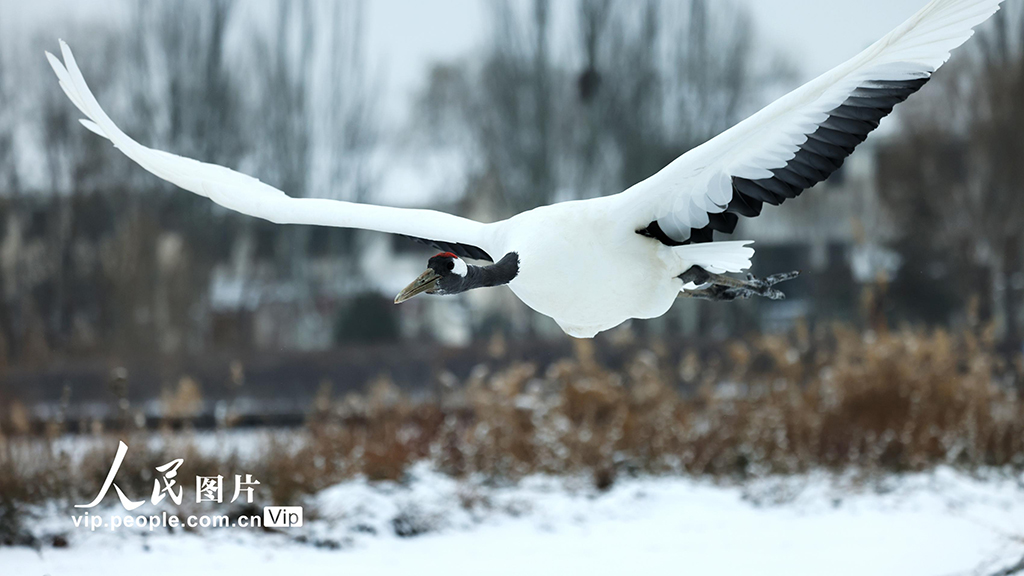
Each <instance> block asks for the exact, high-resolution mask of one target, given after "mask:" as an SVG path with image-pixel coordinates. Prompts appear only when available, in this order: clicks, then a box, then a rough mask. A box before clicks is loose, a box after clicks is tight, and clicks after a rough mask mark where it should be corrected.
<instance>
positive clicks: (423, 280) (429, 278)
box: [395, 270, 441, 304]
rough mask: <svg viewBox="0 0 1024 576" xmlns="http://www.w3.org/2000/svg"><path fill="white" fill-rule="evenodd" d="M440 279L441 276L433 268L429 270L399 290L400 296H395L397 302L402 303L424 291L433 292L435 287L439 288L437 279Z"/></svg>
mask: <svg viewBox="0 0 1024 576" xmlns="http://www.w3.org/2000/svg"><path fill="white" fill-rule="evenodd" d="M440 279H441V277H440V276H438V275H437V273H435V272H434V271H433V270H427V271H426V272H424V273H423V274H420V276H419V278H417V279H415V280H413V281H412V283H411V284H409V285H408V286H406V287H405V288H404V289H403V290H402V291H401V292H399V293H398V296H395V304H401V303H402V302H405V301H406V300H408V299H410V298H412V297H413V296H416V295H418V294H422V293H424V292H428V293H431V292H433V291H434V289H435V288H437V281H438V280H440Z"/></svg>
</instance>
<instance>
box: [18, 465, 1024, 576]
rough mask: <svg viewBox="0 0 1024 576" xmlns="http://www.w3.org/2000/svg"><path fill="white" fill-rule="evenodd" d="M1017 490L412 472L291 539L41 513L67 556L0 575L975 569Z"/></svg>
mask: <svg viewBox="0 0 1024 576" xmlns="http://www.w3.org/2000/svg"><path fill="white" fill-rule="evenodd" d="M1022 480H1024V479H1022V478H1019V477H1017V478H1014V477H1012V476H1009V475H999V474H991V475H989V476H986V477H980V478H976V477H969V476H966V475H964V474H961V473H958V472H954V471H952V470H949V469H939V470H936V471H934V472H931V473H926V474H913V475H906V476H899V477H897V476H885V477H881V478H875V479H871V480H869V481H859V480H858V478H856V477H853V476H842V477H836V476H832V475H828V474H824V473H816V474H810V475H805V476H797V477H786V478H776V479H765V480H758V481H753V482H748V483H745V484H742V485H728V484H716V483H713V482H711V481H709V480H701V479H693V478H685V477H640V478H620V479H619V480H618V481H617V482H616V483H615V484H614V485H613V486H612V488H611V489H610V490H608V491H606V492H598V491H596V490H595V489H594V488H593V487H592V486H591V483H590V482H589V480H588V479H587V478H583V477H570V478H564V477H548V476H532V477H528V478H526V479H524V480H522V481H520V482H519V483H517V484H515V485H497V486H496V485H493V484H492V483H489V482H487V481H485V480H484V479H471V480H465V481H456V480H453V479H451V478H448V477H446V476H443V475H441V474H438V473H435V472H433V471H431V470H430V469H429V468H428V467H427V466H425V465H420V466H416V467H414V468H413V470H412V472H411V473H410V478H409V480H408V481H407V482H404V483H403V484H397V483H392V482H381V483H371V482H367V481H366V480H353V481H349V482H345V483H343V484H339V485H337V486H333V487H331V488H328V489H327V490H324V491H323V492H321V493H320V494H318V495H317V496H316V497H315V498H312V499H311V500H310V501H308V502H306V503H304V505H305V509H306V515H307V518H306V522H305V525H304V526H303V527H302V528H293V529H284V530H282V531H281V532H279V533H276V534H272V533H264V532H261V531H258V530H245V529H240V528H227V529H208V530H206V531H204V532H202V533H200V534H189V533H182V532H179V533H177V534H168V533H160V532H155V533H153V534H149V535H144V534H143V533H141V532H116V533H111V532H100V531H98V532H95V533H90V532H88V531H82V530H81V529H78V530H77V531H73V530H71V528H70V520H68V519H66V517H64V518H61V517H59V516H54V517H53V518H48V519H45V521H44V522H42V523H41V524H40V526H42V525H46V526H49V527H52V526H53V525H55V524H59V523H60V522H63V523H65V524H67V525H68V526H69V527H68V528H67V530H68V533H69V539H70V543H71V545H70V547H69V548H64V549H56V548H50V547H44V548H43V549H42V550H41V551H39V552H37V551H35V550H32V549H29V548H2V549H0V574H3V575H4V576H7V575H8V574H10V575H21V574H44V573H45V574H53V575H58V574H97V575H99V574H136V573H140V572H142V573H146V574H152V575H163V574H168V575H170V574H181V573H186V571H189V572H196V571H199V572H202V573H221V571H227V570H230V573H234V574H247V575H258V574H276V573H280V572H282V571H290V572H292V573H295V572H296V571H306V570H308V571H313V570H317V571H323V570H331V571H332V572H333V573H342V574H371V573H376V574H417V575H419V574H422V575H431V574H460V573H468V572H470V571H472V572H474V573H486V574H517V575H518V574H523V573H524V572H525V573H529V572H533V573H536V574H553V573H561V574H622V573H640V574H680V573H693V574H707V573H715V574H758V575H763V574H769V575H770V574H787V575H796V574H815V575H818V574H830V575H842V574H856V575H863V574H872V575H884V574H899V575H913V574H921V575H952V574H988V573H992V572H995V571H996V570H998V569H1000V568H1003V567H1006V566H1009V565H1012V564H1013V563H1015V562H1017V561H1018V560H1019V559H1020V558H1021V556H1022V555H1024V488H1022ZM396 529H397V530H398V531H400V532H402V533H405V534H416V535H415V536H414V537H401V536H399V535H397V534H396ZM224 573H228V572H224Z"/></svg>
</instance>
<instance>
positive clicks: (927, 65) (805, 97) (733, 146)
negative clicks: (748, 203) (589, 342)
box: [620, 0, 1002, 237]
mask: <svg viewBox="0 0 1024 576" xmlns="http://www.w3.org/2000/svg"><path fill="white" fill-rule="evenodd" d="M1001 2H1002V0H933V1H932V2H931V3H929V4H928V5H927V6H925V7H924V8H923V9H921V10H920V11H919V12H918V13H917V14H915V15H914V16H912V17H911V18H910V19H909V20H907V21H906V22H904V23H903V24H902V25H900V26H899V27H898V28H896V29H895V30H893V31H892V32H891V33H889V34H888V35H887V36H885V37H884V38H882V39H881V40H879V41H878V42H876V43H875V44H873V45H872V46H871V47H869V48H868V49H867V50H864V51H863V52H861V53H860V54H858V55H857V56H855V57H854V58H852V59H850V60H849V61H847V62H846V63H844V64H842V65H840V66H838V67H836V68H834V69H833V70H831V71H829V72H826V73H825V74H823V75H821V76H819V77H818V78H817V79H815V80H812V81H810V82H808V83H807V84H805V85H803V86H802V87H800V88H798V89H796V90H794V91H793V92H791V93H789V94H787V95H786V96H783V97H782V98H780V99H779V100H777V101H775V102H774V103H772V104H770V105H769V106H767V107H766V108H764V109H762V110H761V111H760V112H758V113H756V114H754V115H753V116H751V117H750V118H747V119H746V120H744V121H742V122H740V123H739V124H737V125H735V126H733V127H732V128H730V129H729V130H726V131H725V132H723V133H721V134H720V135H718V136H717V137H715V138H713V139H711V140H709V141H708V142H706V143H705V144H703V145H701V146H698V147H697V148H694V149H693V150H691V151H689V152H687V153H686V154H684V155H682V156H680V157H679V158H677V159H676V160H675V161H673V162H672V163H671V164H669V165H668V166H666V167H665V168H663V169H662V170H661V171H659V172H658V173H657V174H655V175H653V176H651V177H650V178H648V179H647V180H644V181H643V182H640V183H638V184H636V185H635V186H633V187H632V188H630V189H629V190H627V191H625V192H624V193H622V194H621V195H620V196H621V200H622V206H623V207H624V208H626V207H628V209H629V210H631V211H632V213H633V214H634V215H635V218H636V223H635V224H636V225H638V226H641V227H642V226H645V225H646V223H647V222H650V221H651V220H658V221H659V223H661V224H663V225H662V228H663V229H665V228H669V229H666V230H665V232H667V233H669V234H670V235H671V236H673V237H678V236H677V234H685V235H688V234H689V229H691V228H702V227H703V226H706V225H707V224H708V213H712V214H713V213H719V212H722V211H724V210H725V208H726V205H727V204H728V203H729V201H730V200H731V199H732V195H733V190H732V184H731V179H732V178H733V177H741V178H747V179H751V180H755V179H761V178H770V177H772V175H773V174H772V172H771V170H772V169H778V168H782V167H783V166H785V165H786V163H787V162H788V161H789V160H791V159H792V158H793V157H794V156H795V154H796V152H797V150H798V148H799V146H800V145H801V144H803V143H804V142H806V140H807V137H808V135H809V134H810V133H812V132H814V130H815V129H816V128H817V127H818V125H819V124H820V123H822V122H824V121H825V120H826V118H827V117H828V113H829V112H830V111H831V110H833V109H835V108H836V107H838V106H840V105H841V104H842V103H843V102H844V101H845V100H846V99H847V98H849V97H850V95H851V92H853V91H854V90H856V89H857V87H858V86H861V85H863V84H865V83H866V82H870V81H901V80H912V79H918V78H925V77H927V76H929V75H930V74H931V73H932V72H934V71H935V70H936V69H938V67H939V66H941V65H942V64H943V63H944V62H946V60H947V59H948V58H949V55H950V51H952V50H953V49H955V48H957V47H958V46H960V45H961V44H963V43H964V42H966V41H967V39H968V38H970V37H971V35H972V34H973V33H974V32H973V28H974V27H975V26H977V25H978V24H981V23H982V22H984V21H985V20H986V19H988V18H989V17H990V16H991V15H992V14H994V13H995V12H996V11H997V10H998V9H999V4H1000V3H1001ZM645 219H646V222H645V221H644V220H645ZM666 223H667V224H668V225H667V226H666V225H665V224H666ZM673 232H675V234H673Z"/></svg>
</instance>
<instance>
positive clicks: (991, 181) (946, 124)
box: [880, 5, 1024, 348]
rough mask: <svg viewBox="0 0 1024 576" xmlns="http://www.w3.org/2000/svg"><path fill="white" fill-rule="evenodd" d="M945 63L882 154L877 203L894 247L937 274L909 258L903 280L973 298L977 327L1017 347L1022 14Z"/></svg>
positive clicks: (1023, 191) (993, 26)
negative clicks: (890, 226)
mask: <svg viewBox="0 0 1024 576" xmlns="http://www.w3.org/2000/svg"><path fill="white" fill-rule="evenodd" d="M952 64H953V65H952V66H948V67H946V68H943V70H942V71H941V72H940V74H936V78H935V80H934V81H933V82H934V84H935V86H933V87H929V90H927V91H926V92H923V93H922V97H921V101H920V102H916V103H915V106H913V107H912V109H911V110H908V111H907V112H908V113H907V114H904V115H903V118H904V120H905V128H906V129H905V130H904V131H903V132H902V133H901V134H900V135H899V136H897V137H896V138H894V139H893V140H892V142H891V143H890V144H889V145H888V146H886V147H885V148H884V149H883V150H882V152H881V154H880V159H881V162H882V173H881V176H880V184H881V191H882V198H883V201H885V202H886V205H887V206H888V208H889V209H890V212H891V213H892V215H893V217H894V219H895V221H896V224H897V229H898V230H900V231H901V232H902V234H901V235H900V239H899V240H900V242H901V245H902V246H904V247H906V250H907V251H908V252H913V251H914V250H916V252H913V254H911V255H912V256H917V257H918V258H920V257H921V254H926V253H929V252H931V253H932V254H935V256H933V257H932V258H933V260H935V261H936V264H937V265H938V266H940V267H942V269H940V270H939V271H935V270H934V267H933V268H927V267H924V266H922V265H921V264H920V260H918V261H915V260H912V259H910V258H906V259H905V260H907V261H906V262H905V264H904V267H903V269H902V271H901V275H902V276H903V277H904V279H905V280H907V281H913V279H914V277H915V276H920V275H922V274H924V275H926V276H927V275H930V276H929V278H928V279H929V280H931V281H933V283H934V284H936V285H942V284H943V283H946V282H948V283H951V284H954V285H956V286H959V291H960V292H961V293H964V294H975V295H976V296H977V297H978V302H979V304H980V306H979V311H980V315H981V319H982V320H984V319H986V318H993V319H994V320H996V321H997V324H998V326H999V328H1000V331H1001V334H1002V335H1003V336H1004V337H1005V339H1006V342H1007V343H1008V344H1009V345H1010V347H1011V348H1016V347H1018V346H1019V345H1020V342H1021V328H1020V325H1021V312H1022V310H1021V291H1022V289H1024V266H1022V254H1021V249H1022V245H1021V244H1022V242H1024V234H1022V232H1021V222H1022V220H1024V164H1022V163H1021V161H1020V159H1021V158H1022V157H1024V140H1022V139H1021V138H1020V134H1021V132H1022V131H1024V109H1022V108H1021V106H1020V104H1019V102H1020V98H1021V95H1022V94H1024V10H1022V9H1021V7H1020V6H1017V5H1013V6H1006V7H1005V8H1004V9H1003V10H1001V11H1000V12H999V13H998V14H997V15H996V17H995V18H993V19H992V21H991V22H990V23H989V24H987V25H986V27H985V28H983V29H982V30H981V31H980V32H979V34H978V38H977V41H976V42H972V43H971V44H970V45H969V47H968V49H967V50H965V51H964V53H963V54H961V55H959V56H957V59H956V60H955V61H954V62H953V63H952ZM914 247H916V248H914ZM929 270H932V271H931V272H929ZM929 289H930V290H931V291H933V292H935V291H936V290H935V287H934V286H932V287H929Z"/></svg>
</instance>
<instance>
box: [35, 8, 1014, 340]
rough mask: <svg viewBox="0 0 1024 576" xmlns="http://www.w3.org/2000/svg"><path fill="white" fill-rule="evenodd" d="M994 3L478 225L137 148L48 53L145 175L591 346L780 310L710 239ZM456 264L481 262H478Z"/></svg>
mask: <svg viewBox="0 0 1024 576" xmlns="http://www.w3.org/2000/svg"><path fill="white" fill-rule="evenodd" d="M1001 2H1002V0H932V2H930V3H929V4H928V5H927V6H925V7H924V8H922V9H921V10H920V11H919V12H917V13H916V14H915V15H914V16H912V17H911V18H910V19H909V20H907V21H906V22H904V23H903V24H902V25H900V26H899V27H898V28H896V29H895V30H893V31H892V32H890V33H889V34H888V35H886V36H885V37H884V38H882V39H881V40H879V41H878V42H875V43H874V44H873V45H871V46H870V47H869V48H867V49H866V50H864V51H863V52H861V53H860V54H858V55H857V56H855V57H853V58H852V59H851V60H849V61H847V62H845V63H844V64H841V65H840V66H838V67H836V68H834V69H832V70H830V71H829V72H826V73H825V74H823V75H821V76H819V77H818V78H816V79H814V80H812V81H810V82H808V83H807V84H805V85H803V86H801V87H800V88H797V89H796V90H794V91H793V92H791V93H789V94H787V95H786V96H783V97H782V98H780V99H779V100H777V101H775V102H774V103H772V104H770V105H768V106H767V107H765V108H764V109H762V110H761V111H760V112H757V113H756V114H754V115H753V116H751V117H749V118H747V119H746V120H744V121H742V122H740V123H738V124H736V125H735V126H733V127H732V128H730V129H728V130H726V131H725V132H722V133H721V134H719V135H718V136H716V137H714V138H712V139H711V140H709V141H707V142H706V143H704V144H702V145H700V146H698V147H696V148H693V149H692V150H690V151H689V152H687V153H685V154H683V155H682V156H680V157H679V158H677V159H675V160H674V161H673V162H671V163H670V164H669V165H668V166H666V167H665V168H663V169H662V170H661V171H659V172H658V173H656V174H654V175H653V176H651V177H650V178H648V179H646V180H644V181H642V182H639V183H638V184H636V185H634V186H632V187H630V188H629V189H628V190H626V191H624V192H621V193H619V194H615V195H612V196H604V197H600V198H592V199H588V200H577V201H569V202H561V203H556V204H551V205H548V206H539V207H537V208H534V209H532V210H528V211H526V212H522V213H520V214H516V215H515V216H512V217H511V218H508V219H507V220H502V221H499V222H492V223H482V222H476V221H473V220H469V219H466V218H461V217H458V216H454V215H451V214H446V213H443V212H437V211H434V210H421V209H408V208H392V207H387V206H376V205H371V204H360V203H353V202H343V201H336V200H325V199H317V198H293V197H289V196H288V195H286V194H285V193H284V192H282V191H281V190H278V189H276V188H274V187H272V186H269V185H267V184H265V183H263V182H260V181H259V180H257V179H256V178H253V177H251V176H247V175H245V174H241V173H238V172H235V171H234V170H231V169H228V168H225V167H223V166H218V165H214V164H208V163H204V162H199V161H196V160H192V159H190V158H183V157H181V156H177V155H174V154H170V153H168V152H163V151H160V150H154V149H152V148H147V147H145V146H143V145H141V144H139V143H138V142H136V141H135V140H133V139H131V138H130V137H128V136H127V135H126V134H125V133H124V132H122V131H121V130H120V129H119V128H118V127H117V126H116V125H115V124H114V122H113V121H111V119H110V117H108V116H107V114H106V113H105V112H104V111H103V109H102V108H101V107H100V105H99V103H98V102H97V101H96V98H95V97H94V96H93V94H92V92H91V91H90V90H89V87H88V86H87V85H86V83H85V79H84V78H83V77H82V72H81V70H80V69H79V68H78V65H77V64H76V63H75V58H74V56H73V55H72V53H71V50H70V49H69V48H68V46H67V45H66V44H65V43H64V42H63V41H62V42H61V44H60V47H61V52H62V54H63V57H64V61H63V62H61V61H60V60H59V59H58V58H56V57H55V56H53V55H52V54H50V53H49V52H47V53H46V56H47V59H48V60H49V62H50V65H51V66H52V67H53V70H54V72H56V74H57V77H58V79H59V80H60V86H61V88H62V89H63V90H64V93H65V94H67V97H68V98H69V99H71V102H72V103H74V105H75V106H77V107H78V109H79V110H80V111H81V112H82V113H83V114H84V115H85V116H86V118H84V119H82V120H81V122H82V124H83V125H84V126H85V127H86V128H88V129H89V130H91V131H92V132H95V133H96V134H98V135H99V136H102V137H103V138H106V139H108V140H110V141H111V142H112V143H113V144H114V146H116V147H117V148H118V149H119V150H121V152H123V153H124V154H125V155H126V156H128V157H129V158H130V159H132V160H134V161H135V162H137V163H138V164H139V165H140V166H142V167H143V168H145V169H146V170H148V171H149V172H151V173H153V174H154V175H156V176H158V177H159V178H162V179H164V180H167V181H168V182H171V183H173V184H176V185H177V186H180V187H181V188H184V189H186V190H188V191H190V192H193V193H195V194H199V195H202V196H206V197H208V198H209V199H211V200H213V201H214V202H216V203H217V204H220V205H222V206H225V207H227V208H230V209H232V210H237V211H238V212H242V213H243V214H248V215H250V216H256V217H259V218H264V219H266V220H270V221H271V222H275V223H278V224H307V225H319V226H337V227H345V228H362V229H366V230H375V231H379V232H386V233H391V234H399V235H403V236H407V237H411V238H413V239H418V240H421V241H423V242H426V243H428V244H431V245H433V246H435V247H437V248H438V249H440V250H442V252H441V253H439V254H437V255H436V256H433V257H432V258H430V259H429V260H428V261H427V270H426V271H425V272H424V273H423V274H421V275H420V276H419V277H418V278H416V279H415V280H414V281H413V282H412V283H411V284H409V286H408V287H406V288H405V289H404V290H402V292H401V293H399V294H398V296H397V297H396V298H395V302H396V303H399V302H403V301H405V300H408V299H410V298H412V297H414V296H416V295H418V294H422V293H429V294H459V293H462V292H466V291H467V290H473V289H477V288H484V287H492V286H502V285H507V286H508V287H509V288H510V289H511V290H512V291H513V292H514V293H515V294H516V296H518V297H519V298H520V299H521V300H522V301H523V302H525V303H526V305H527V306H529V307H530V308H532V309H534V310H536V311H537V312H540V313H541V314H546V315H547V316H550V317H551V318H553V319H554V320H555V321H556V322H557V323H558V325H559V326H561V328H562V330H564V331H565V332H566V333H567V334H569V335H571V336H574V337H577V338H590V337H593V336H594V335H595V334H597V333H598V332H601V331H603V330H608V329H609V328H613V327H615V326H617V325H619V324H621V323H622V322H624V321H626V320H628V319H630V318H654V317H658V316H661V315H663V314H665V313H666V312H667V311H668V310H669V308H671V307H672V304H673V302H675V300H676V298H677V297H680V296H685V297H696V298H703V299H709V300H733V299H736V298H749V297H752V296H764V297H767V298H772V299H778V298H781V297H782V293H781V292H779V291H778V290H777V289H776V288H774V285H775V284H777V283H778V282H781V281H784V280H788V279H791V278H793V277H794V276H796V273H795V272H790V273H785V274H777V275H774V276H770V277H767V278H764V279H757V278H754V277H753V276H749V275H748V276H747V277H746V279H743V280H741V279H738V278H735V277H732V276H728V275H727V274H729V273H738V272H742V271H744V270H746V269H748V268H749V267H750V259H751V257H752V256H753V255H754V250H753V248H751V247H750V246H749V245H750V244H751V243H752V242H750V241H717V240H716V239H715V233H716V232H717V233H719V234H729V233H732V232H733V230H734V229H735V227H736V223H737V221H738V219H739V217H741V216H742V217H745V218H752V217H755V216H757V215H758V214H760V212H761V208H762V206H763V205H764V204H765V203H767V204H771V205H779V204H781V203H782V202H784V201H785V200H787V199H790V198H795V197H796V196H798V195H799V194H800V193H801V192H802V191H804V190H805V189H807V188H810V187H811V186H813V185H814V184H816V183H818V182H821V181H822V180H825V179H826V178H828V176H829V175H830V174H831V173H832V172H834V171H835V170H837V169H838V168H839V167H840V166H841V165H842V164H843V161H844V160H845V159H846V157H847V156H849V155H850V154H851V153H852V152H853V150H854V148H856V146H857V145H858V144H860V143H861V142H863V141H864V139H865V138H866V137H867V135H868V133H869V132H871V131H872V130H874V129H875V128H876V127H878V123H879V121H880V120H881V119H882V118H883V117H885V116H886V115H888V114H889V113H890V112H891V111H892V109H893V106H895V105H896V104H898V103H900V102H902V101H904V100H906V98H907V97H908V96H910V95H911V94H913V93H914V92H916V91H917V90H919V89H920V88H921V86H923V85H924V84H925V83H926V82H927V81H928V79H929V78H930V77H931V75H932V73H933V72H935V70H937V69H938V68H939V66H941V65H942V64H943V63H945V62H946V60H947V59H948V58H949V55H950V51H952V50H953V49H955V48H957V47H958V46H960V45H961V44H963V43H964V42H966V41H967V39H968V38H970V37H971V35H972V34H973V28H974V27H975V26H977V25H979V24H981V23H982V22H984V21H985V20H987V19H988V18H989V17H990V16H991V15H992V14H994V13H995V12H996V10H998V9H999V4H1000V3H1001ZM466 260H474V261H484V262H491V264H489V265H476V264H471V263H469V262H467V261H466Z"/></svg>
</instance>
